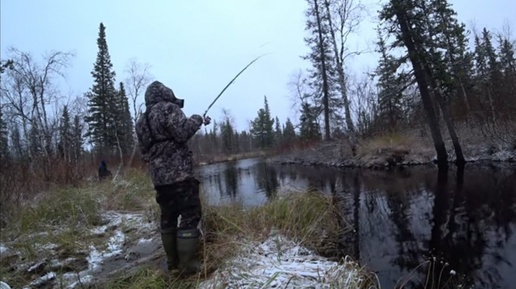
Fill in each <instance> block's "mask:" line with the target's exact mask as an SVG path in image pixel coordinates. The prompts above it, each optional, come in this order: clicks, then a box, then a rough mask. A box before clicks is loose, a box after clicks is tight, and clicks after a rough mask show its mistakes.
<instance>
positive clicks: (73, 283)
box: [63, 273, 95, 289]
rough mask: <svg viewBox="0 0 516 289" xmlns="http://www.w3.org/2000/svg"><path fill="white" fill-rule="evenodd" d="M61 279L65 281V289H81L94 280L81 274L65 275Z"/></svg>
mask: <svg viewBox="0 0 516 289" xmlns="http://www.w3.org/2000/svg"><path fill="white" fill-rule="evenodd" d="M63 279H65V280H66V281H67V283H68V285H67V286H66V288H69V289H74V288H83V287H84V286H85V285H88V284H91V283H92V282H93V281H94V280H95V278H94V277H93V276H92V275H89V274H86V273H82V274H77V273H66V274H64V275H63Z"/></svg>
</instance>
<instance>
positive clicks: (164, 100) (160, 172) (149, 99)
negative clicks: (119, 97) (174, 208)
mask: <svg viewBox="0 0 516 289" xmlns="http://www.w3.org/2000/svg"><path fill="white" fill-rule="evenodd" d="M145 106H146V111H145V113H144V114H142V116H141V117H140V118H139V119H138V121H137V123H136V134H137V137H138V144H139V147H140V151H141V153H142V157H143V160H144V161H145V162H147V163H148V164H149V170H150V175H151V179H152V182H153V183H154V186H155V187H156V186H162V185H171V184H174V183H176V182H179V181H183V180H185V179H187V178H189V177H193V159H192V152H191V151H190V150H189V149H188V146H187V141H188V140H189V139H190V138H191V137H192V136H193V135H194V134H195V133H196V132H197V130H199V128H200V127H201V125H202V122H203V119H202V117H201V116H200V115H196V114H194V115H192V116H191V117H189V118H187V117H186V116H185V114H184V113H183V111H182V110H181V108H180V107H179V105H178V104H177V99H176V97H175V95H174V92H173V91H172V89H170V88H168V87H166V86H165V85H163V84H162V83H160V82H159V81H154V82H153V83H151V84H150V85H149V86H148V87H147V90H146V91H145Z"/></svg>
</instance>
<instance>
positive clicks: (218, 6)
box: [0, 0, 516, 129]
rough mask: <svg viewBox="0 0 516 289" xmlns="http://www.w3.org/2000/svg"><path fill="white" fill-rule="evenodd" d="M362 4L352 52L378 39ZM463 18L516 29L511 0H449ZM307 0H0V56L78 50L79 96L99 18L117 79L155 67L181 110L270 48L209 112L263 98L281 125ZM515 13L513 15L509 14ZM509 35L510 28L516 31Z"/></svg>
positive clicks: (70, 72) (240, 109) (248, 109)
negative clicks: (137, 68)
mask: <svg viewBox="0 0 516 289" xmlns="http://www.w3.org/2000/svg"><path fill="white" fill-rule="evenodd" d="M369 1H370V2H366V4H367V7H368V8H369V11H370V14H371V16H372V17H370V18H367V19H366V20H365V21H363V23H362V25H361V30H360V33H359V35H358V36H356V37H354V38H353V39H352V41H351V43H350V44H351V45H352V48H356V47H358V48H359V49H363V48H366V47H367V45H368V44H370V43H372V42H373V41H374V40H375V39H374V38H375V37H376V32H375V31H374V30H373V28H374V27H375V24H374V23H372V21H375V19H373V18H374V17H376V11H377V10H378V7H379V6H377V5H376V4H375V2H376V1H372V0H369ZM450 2H451V3H452V4H453V5H454V6H453V7H454V8H455V10H456V11H457V12H458V14H459V19H460V20H461V21H463V22H465V23H466V24H471V23H472V22H473V21H474V22H475V23H476V26H477V28H479V29H480V28H482V27H484V26H486V27H487V28H489V29H493V30H495V29H498V30H499V29H501V28H502V26H503V24H504V22H508V23H510V24H511V26H512V27H515V28H514V29H516V23H515V22H516V20H515V18H514V15H516V1H514V0H490V1H487V0H452V1H450ZM305 9H306V1H304V0H217V1H208V0H190V1H178V0H174V1H171V0H160V1H158V0H152V1H134V0H88V1H85V0H82V1H79V0H75V1H71V0H44V1H37V0H1V31H0V32H1V34H0V35H1V52H2V56H3V55H5V52H6V50H7V48H8V47H9V46H14V47H16V48H18V49H20V50H22V51H26V52H31V53H33V54H34V55H36V56H39V55H41V54H42V53H44V52H46V51H51V50H61V51H74V52H75V54H76V56H75V57H74V58H73V60H72V66H71V67H70V68H68V69H67V70H66V76H67V80H66V82H65V83H64V84H63V85H62V86H63V87H62V90H63V92H64V93H65V94H68V92H69V91H72V93H73V95H82V94H83V93H84V92H86V91H88V89H89V88H90V87H91V85H92V81H93V80H92V77H91V74H90V72H91V70H92V68H93V63H94V62H95V58H96V54H97V44H96V39H97V37H98V28H99V24H100V22H103V23H104V25H105V26H106V34H107V42H108V47H109V52H110V54H111V60H112V62H113V65H114V69H115V71H116V73H117V82H119V81H123V80H124V79H125V78H126V75H125V73H124V69H125V66H126V64H127V61H128V60H129V59H130V58H133V57H135V58H137V59H138V61H140V62H144V63H148V64H150V65H151V73H152V75H153V77H154V79H157V80H159V81H161V82H163V83H165V84H166V85H168V86H170V87H171V88H172V89H173V90H174V92H175V93H176V95H177V96H178V97H181V98H184V99H185V113H187V114H188V115H190V114H192V113H199V114H202V112H203V111H204V110H205V109H206V108H207V106H208V105H209V103H210V102H211V101H212V100H213V98H214V97H215V96H216V95H217V94H218V93H219V92H220V90H221V89H222V88H223V87H224V86H225V85H226V84H227V83H228V82H229V81H230V80H231V78H233V76H234V75H235V74H236V73H238V71H239V70H240V69H242V68H243V67H244V66H245V65H246V64H247V63H248V62H249V61H251V60H252V59H253V58H254V57H256V56H258V55H260V54H263V53H271V54H270V55H268V56H266V57H264V58H262V59H261V60H259V61H258V62H256V63H255V64H254V65H253V66H251V67H250V68H249V69H248V70H247V71H246V72H245V73H243V74H242V75H241V76H240V77H239V78H238V80H237V81H236V82H235V83H234V84H233V85H232V86H231V87H230V88H228V90H227V91H226V93H225V94H224V95H223V96H222V97H221V98H220V99H219V101H218V102H217V103H216V104H215V105H214V107H213V108H212V109H211V111H210V113H209V114H210V115H211V116H212V118H215V119H219V118H220V117H221V110H222V108H227V109H229V110H230V112H231V114H232V115H233V117H234V119H235V122H236V124H237V127H238V129H245V128H247V122H248V121H249V120H251V119H253V118H254V117H255V116H256V111H257V110H258V109H259V108H260V107H262V105H263V96H264V95H266V96H267V97H268V100H269V104H270V107H271V110H272V114H273V115H274V116H276V115H277V116H279V118H280V120H281V122H282V123H283V122H284V120H285V119H286V118H287V117H294V118H296V119H295V120H294V121H295V122H297V116H296V114H295V111H293V110H292V108H291V104H290V100H291V92H290V90H289V87H288V85H287V84H288V82H289V80H290V79H291V76H292V74H293V73H294V72H296V71H297V70H299V69H304V68H306V67H307V65H308V63H307V62H306V61H303V60H302V59H301V58H300V56H302V55H305V54H306V53H307V48H306V46H305V43H304V41H303V37H305V36H306V32H305V30H304V28H305V16H304V12H305ZM511 18H512V19H511ZM513 36H514V34H513ZM351 61H352V62H351V64H350V65H351V68H352V70H353V71H354V72H355V73H357V74H361V73H363V72H365V71H366V70H367V69H368V68H373V67H374V65H375V61H376V55H371V54H365V55H361V56H360V57H356V58H354V59H352V60H351Z"/></svg>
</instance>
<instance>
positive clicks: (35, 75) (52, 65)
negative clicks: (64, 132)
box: [2, 47, 74, 157]
mask: <svg viewBox="0 0 516 289" xmlns="http://www.w3.org/2000/svg"><path fill="white" fill-rule="evenodd" d="M8 53H9V56H10V58H11V59H13V61H14V62H13V65H12V69H11V70H8V71H7V73H6V81H3V82H2V95H3V96H5V98H6V99H7V105H8V107H9V109H10V111H11V112H12V113H13V115H14V116H15V117H18V118H19V119H21V122H22V127H23V131H24V136H25V139H26V140H28V139H30V138H29V127H30V128H31V130H32V133H33V134H34V135H33V137H36V138H38V139H40V140H42V141H43V145H42V149H43V151H44V153H45V155H46V156H47V157H49V156H50V155H51V153H52V147H53V136H54V135H55V133H56V128H57V119H58V116H57V115H56V114H57V108H58V105H57V103H58V102H59V92H58V89H57V87H56V86H55V83H54V81H55V78H57V77H63V78H64V77H65V76H64V73H63V70H64V69H65V68H67V67H68V66H69V64H70V60H71V58H72V57H73V56H74V54H73V53H72V52H61V51H53V52H50V53H47V54H45V55H44V56H43V61H42V62H38V61H37V60H35V59H34V57H33V56H32V55H31V54H30V53H27V52H23V51H20V50H18V49H16V48H12V47H11V48H9V50H8ZM51 118H53V120H52V119H51ZM36 128H37V129H36Z"/></svg>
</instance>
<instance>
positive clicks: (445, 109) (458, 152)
mask: <svg viewBox="0 0 516 289" xmlns="http://www.w3.org/2000/svg"><path fill="white" fill-rule="evenodd" d="M426 70H427V75H428V76H429V78H430V80H431V83H432V86H433V88H434V95H435V98H436V99H437V102H438V103H439V106H440V107H441V111H442V113H443V118H444V122H445V123H446V127H447V128H448V132H449V133H450V138H451V140H452V143H453V148H454V149H455V156H456V160H455V163H456V164H457V166H463V165H464V164H465V163H466V160H465V159H464V154H463V153H462V148H461V146H460V142H459V137H458V136H457V132H456V131H455V125H454V123H453V119H452V116H451V113H450V108H449V106H448V104H447V103H446V102H445V101H444V98H443V96H442V94H441V92H440V91H439V87H438V86H437V83H436V81H435V80H434V79H433V78H432V76H431V74H430V69H429V68H428V66H427V67H426Z"/></svg>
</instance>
